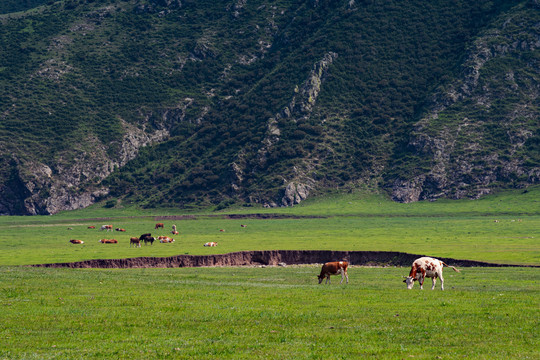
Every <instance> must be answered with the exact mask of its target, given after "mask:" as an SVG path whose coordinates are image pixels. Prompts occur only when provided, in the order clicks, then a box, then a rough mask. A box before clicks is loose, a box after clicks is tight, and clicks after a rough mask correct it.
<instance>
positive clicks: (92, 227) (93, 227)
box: [88, 225, 96, 229]
mask: <svg viewBox="0 0 540 360" xmlns="http://www.w3.org/2000/svg"><path fill="white" fill-rule="evenodd" d="M88 228H89V229H95V228H96V227H95V226H93V225H92V226H89V227H88Z"/></svg>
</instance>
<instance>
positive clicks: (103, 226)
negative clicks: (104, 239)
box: [100, 225, 112, 231]
mask: <svg viewBox="0 0 540 360" xmlns="http://www.w3.org/2000/svg"><path fill="white" fill-rule="evenodd" d="M100 230H107V231H112V225H101V229H100Z"/></svg>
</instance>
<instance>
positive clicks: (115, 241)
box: [99, 239, 118, 244]
mask: <svg viewBox="0 0 540 360" xmlns="http://www.w3.org/2000/svg"><path fill="white" fill-rule="evenodd" d="M99 242H100V243H102V244H118V240H116V239H101V240H99Z"/></svg>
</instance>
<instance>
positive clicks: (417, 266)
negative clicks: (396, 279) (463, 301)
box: [403, 257, 459, 290]
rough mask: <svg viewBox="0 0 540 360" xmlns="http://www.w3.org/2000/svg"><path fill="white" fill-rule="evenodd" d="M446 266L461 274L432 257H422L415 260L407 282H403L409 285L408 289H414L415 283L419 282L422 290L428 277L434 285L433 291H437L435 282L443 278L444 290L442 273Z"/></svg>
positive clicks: (442, 282)
mask: <svg viewBox="0 0 540 360" xmlns="http://www.w3.org/2000/svg"><path fill="white" fill-rule="evenodd" d="M445 266H446V267H450V268H452V269H454V271H457V272H459V270H458V269H456V268H455V267H453V266H450V265H446V264H445V263H444V262H442V261H441V260H437V259H434V258H431V257H421V258H419V259H416V260H414V262H413V264H412V267H411V272H410V273H409V276H408V277H407V278H406V279H405V280H403V282H404V283H406V284H407V289H412V288H413V286H414V282H415V281H416V280H418V282H419V283H420V289H424V279H425V278H426V277H428V278H431V281H432V283H433V286H432V287H431V290H433V289H435V282H436V281H437V277H439V278H441V290H444V278H443V274H442V272H443V267H445Z"/></svg>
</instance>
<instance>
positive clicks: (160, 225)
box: [155, 223, 165, 229]
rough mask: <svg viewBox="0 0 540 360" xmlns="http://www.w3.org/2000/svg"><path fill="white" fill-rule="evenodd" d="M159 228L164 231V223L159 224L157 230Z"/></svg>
mask: <svg viewBox="0 0 540 360" xmlns="http://www.w3.org/2000/svg"><path fill="white" fill-rule="evenodd" d="M159 228H162V229H164V228H165V224H163V223H157V224H156V227H155V229H159Z"/></svg>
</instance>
